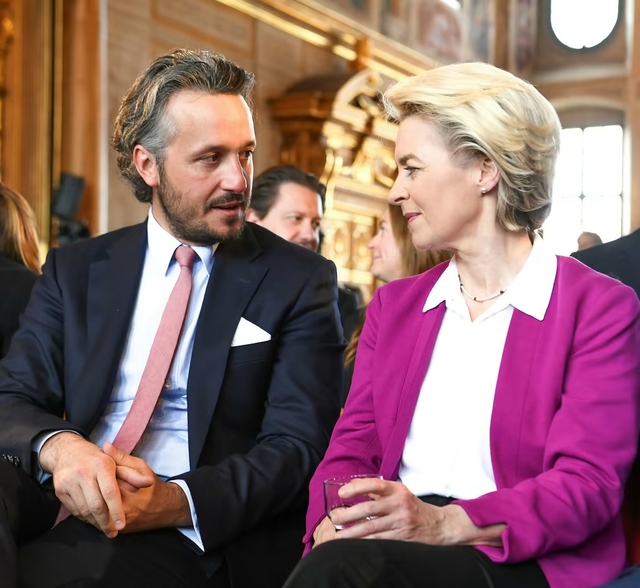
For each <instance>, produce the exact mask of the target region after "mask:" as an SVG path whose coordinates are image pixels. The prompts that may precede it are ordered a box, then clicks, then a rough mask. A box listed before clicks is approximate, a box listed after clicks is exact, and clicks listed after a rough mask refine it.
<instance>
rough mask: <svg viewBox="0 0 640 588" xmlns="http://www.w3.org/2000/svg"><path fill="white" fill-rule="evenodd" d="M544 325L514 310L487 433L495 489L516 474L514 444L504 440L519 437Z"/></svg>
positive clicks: (506, 482)
mask: <svg viewBox="0 0 640 588" xmlns="http://www.w3.org/2000/svg"><path fill="white" fill-rule="evenodd" d="M544 327H545V323H544V321H539V320H537V319H535V318H533V317H531V316H529V315H528V314H525V313H523V312H520V311H519V310H517V309H514V311H513V316H512V318H511V324H510V325H509V331H508V333H507V339H506V341H505V345H504V351H503V353H502V361H501V363H500V371H499V372H498V382H497V384H496V394H495V397H494V401H493V412H492V414H491V425H490V433H489V434H490V446H491V463H492V466H493V473H494V476H495V480H496V485H497V487H498V488H504V487H505V485H511V483H512V480H513V477H514V473H515V474H516V477H517V461H518V449H519V447H518V444H517V443H507V442H504V440H505V439H519V438H520V434H521V431H522V429H523V427H524V426H526V425H525V422H524V421H525V419H526V415H525V414H524V413H525V406H526V399H527V395H528V394H529V393H530V390H531V387H532V386H534V385H535V381H536V379H535V376H533V374H532V373H531V370H532V368H533V366H534V365H536V349H537V347H538V343H539V341H540V337H541V335H542V332H543V329H544ZM523 358H524V360H523Z"/></svg>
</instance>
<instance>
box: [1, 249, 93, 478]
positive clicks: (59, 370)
mask: <svg viewBox="0 0 640 588" xmlns="http://www.w3.org/2000/svg"><path fill="white" fill-rule="evenodd" d="M56 254H57V250H56V249H52V250H51V251H49V254H48V255H47V261H46V263H45V264H44V266H43V268H42V275H41V276H39V277H38V278H37V279H36V282H35V286H34V288H33V291H32V294H31V298H30V300H29V304H28V305H27V308H26V310H25V313H24V315H23V319H22V324H21V327H20V329H19V330H18V332H17V333H16V334H15V335H14V337H13V339H12V342H11V346H10V348H9V352H8V354H7V356H6V357H5V358H4V359H3V361H2V362H0V453H2V454H4V455H7V456H9V457H10V458H11V461H12V462H13V463H14V464H16V465H20V466H21V467H22V468H23V469H25V470H26V471H27V473H29V474H34V473H35V472H36V470H37V468H36V467H35V466H36V465H37V464H36V463H32V462H33V455H34V454H33V453H32V451H31V449H32V442H33V441H34V439H35V438H36V437H37V436H38V435H41V434H42V433H46V432H49V431H57V430H61V429H66V430H74V431H76V432H78V433H80V434H82V431H81V430H80V429H78V428H77V427H74V426H73V425H70V424H69V423H68V422H66V421H65V420H64V419H63V415H64V319H63V296H62V292H61V290H60V287H59V286H58V282H57V255H56Z"/></svg>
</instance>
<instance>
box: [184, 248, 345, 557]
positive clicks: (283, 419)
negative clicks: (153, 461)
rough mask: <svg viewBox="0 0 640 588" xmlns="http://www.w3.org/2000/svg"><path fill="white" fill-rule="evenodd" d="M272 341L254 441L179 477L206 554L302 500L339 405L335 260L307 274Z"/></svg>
mask: <svg viewBox="0 0 640 588" xmlns="http://www.w3.org/2000/svg"><path fill="white" fill-rule="evenodd" d="M277 340H278V347H277V351H276V358H275V360H274V363H273V368H272V372H271V381H270V384H269V389H268V393H267V400H266V403H265V413H264V417H263V420H262V428H261V431H260V433H259V435H258V437H257V440H256V443H255V445H254V446H253V447H252V448H251V449H249V450H248V451H247V452H246V453H236V454H233V455H230V456H228V457H227V458H225V459H223V460H222V461H221V462H220V463H218V464H216V465H203V466H200V467H197V468H195V469H194V470H192V471H190V472H187V473H185V474H182V475H180V476H177V478H178V479H183V480H185V482H186V483H187V484H188V486H189V490H190V491H191V496H192V498H193V502H194V506H195V510H196V512H197V515H198V524H199V529H200V533H201V537H202V541H203V543H204V546H205V551H206V552H211V551H213V550H215V549H217V548H220V547H222V546H224V545H225V544H227V543H228V542H229V541H231V540H232V539H233V538H235V537H237V536H239V535H241V534H242V533H243V532H245V531H248V530H249V529H251V528H254V527H255V526H257V525H258V524H259V523H262V522H264V521H266V520H270V519H273V518H274V517H276V516H277V515H279V514H281V513H283V512H285V511H286V510H287V509H289V508H291V507H292V505H295V504H305V503H306V502H305V501H306V488H307V485H308V483H309V480H310V478H311V475H312V474H313V472H314V470H315V468H316V467H317V465H318V463H319V462H320V460H321V459H322V456H323V454H324V452H325V450H326V448H327V445H328V443H329V437H330V435H331V430H332V428H333V426H334V424H335V422H336V419H337V417H338V414H339V410H340V390H341V386H342V379H343V368H342V361H343V360H342V356H343V351H344V342H343V337H342V330H341V328H340V325H339V318H338V312H337V281H336V270H335V266H334V265H333V263H331V262H328V261H326V260H322V263H321V264H319V265H318V266H316V269H315V270H314V271H313V272H311V275H310V277H309V278H308V279H307V281H306V283H305V284H304V285H303V287H302V289H301V290H300V292H299V295H298V297H297V301H296V302H295V304H294V306H293V308H292V309H291V311H290V312H289V313H288V314H287V316H286V318H285V320H284V323H283V324H282V325H281V328H280V330H279V332H278V333H277Z"/></svg>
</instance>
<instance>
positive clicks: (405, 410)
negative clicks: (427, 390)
mask: <svg viewBox="0 0 640 588" xmlns="http://www.w3.org/2000/svg"><path fill="white" fill-rule="evenodd" d="M445 309H446V306H445V303H444V302H443V303H441V304H440V305H439V306H437V307H436V308H434V309H433V310H432V311H430V312H427V313H425V314H424V315H423V316H422V320H421V321H420V323H421V324H420V328H419V332H418V336H417V340H416V344H415V346H414V348H413V353H412V354H411V359H410V361H409V367H408V370H407V377H406V378H405V380H404V384H403V386H402V392H401V393H400V402H399V404H398V413H397V415H396V424H395V427H394V429H393V432H392V434H391V438H390V440H389V444H388V445H387V449H386V451H385V454H384V456H383V458H382V464H381V466H380V473H381V474H382V476H383V477H384V479H385V480H395V479H396V478H397V477H398V470H399V468H400V459H401V457H402V451H403V450H404V445H405V442H406V440H407V435H408V434H409V428H410V427H411V421H412V420H413V413H414V411H415V408H416V403H417V402H418V396H419V395H420V390H421V388H422V382H423V381H424V376H425V374H426V370H427V367H428V366H429V362H430V361H431V356H432V355H433V348H434V347H435V344H436V339H437V337H438V332H439V331H440V326H441V325H442V319H443V318H444V313H445ZM397 369H398V370H399V369H400V368H397Z"/></svg>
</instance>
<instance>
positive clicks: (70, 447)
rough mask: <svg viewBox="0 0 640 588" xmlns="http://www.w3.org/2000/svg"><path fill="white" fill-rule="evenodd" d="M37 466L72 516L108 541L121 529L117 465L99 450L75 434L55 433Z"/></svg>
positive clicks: (121, 517)
mask: <svg viewBox="0 0 640 588" xmlns="http://www.w3.org/2000/svg"><path fill="white" fill-rule="evenodd" d="M40 466H41V467H42V469H43V470H44V471H45V472H47V473H50V474H52V476H53V486H54V488H55V492H56V496H57V497H58V498H59V500H60V502H62V504H64V506H66V507H67V509H68V510H69V512H70V513H71V514H72V515H73V516H75V517H78V518H80V519H82V520H84V521H86V522H89V523H91V524H93V525H94V526H95V527H97V528H98V529H101V530H102V531H103V532H104V534H105V535H106V536H107V537H115V536H116V535H117V534H118V531H121V530H122V529H123V528H124V526H125V512H124V507H123V504H122V500H121V498H120V489H119V487H118V483H117V481H116V463H115V462H114V460H113V459H112V458H111V457H109V456H108V455H105V454H104V452H103V451H102V450H101V449H100V448H99V447H98V446H96V445H94V444H93V443H91V442H89V441H87V440H85V439H84V438H82V437H80V436H79V435H76V434H75V433H69V432H63V433H58V434H57V435H54V436H53V437H51V438H50V439H48V440H47V442H46V443H45V444H44V445H43V447H42V449H41V451H40Z"/></svg>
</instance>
